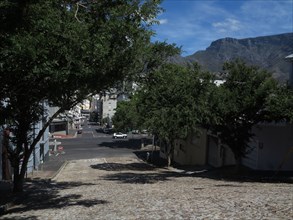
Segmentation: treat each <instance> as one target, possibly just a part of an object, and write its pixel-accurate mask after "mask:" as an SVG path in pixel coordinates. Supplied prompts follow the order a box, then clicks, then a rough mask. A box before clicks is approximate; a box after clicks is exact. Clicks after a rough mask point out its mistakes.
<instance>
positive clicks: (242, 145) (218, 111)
mask: <svg viewBox="0 0 293 220" xmlns="http://www.w3.org/2000/svg"><path fill="white" fill-rule="evenodd" d="M224 71H225V74H226V76H225V83H224V84H222V85H221V86H220V87H218V88H217V89H216V90H215V93H214V95H213V96H212V97H213V98H212V99H211V102H210V103H211V105H212V107H211V109H213V114H214V116H215V117H216V118H217V119H218V120H217V121H216V122H217V123H215V124H212V125H211V129H212V130H214V131H215V132H217V133H218V134H219V138H220V139H221V141H222V143H224V144H227V145H228V146H229V147H230V148H231V150H232V152H233V153H234V156H235V159H236V161H237V162H238V164H239V163H240V159H241V157H243V156H245V155H246V154H247V152H248V151H249V150H250V149H249V145H248V144H249V141H250V138H251V137H252V136H253V134H252V132H251V129H252V127H253V126H254V125H256V124H258V123H260V122H269V121H278V120H282V119H286V120H287V119H289V117H292V113H289V112H292V103H291V104H290V103H289V101H288V100H289V99H290V100H292V92H291V98H289V97H290V95H289V90H286V89H285V87H283V86H282V85H279V84H278V82H277V81H276V80H275V79H273V78H272V76H271V74H269V73H268V72H266V71H265V70H261V69H259V68H257V67H254V66H247V65H246V64H245V63H244V62H243V61H241V60H236V61H233V62H227V63H225V64H224ZM284 89H285V90H284ZM284 103H287V107H288V108H291V109H290V110H289V109H286V111H284V112H282V111H283V110H284V108H283V107H280V105H282V104H284ZM278 105H279V106H278ZM289 105H291V107H289ZM286 112H288V114H287V113H286ZM289 114H291V116H290V115H289Z"/></svg>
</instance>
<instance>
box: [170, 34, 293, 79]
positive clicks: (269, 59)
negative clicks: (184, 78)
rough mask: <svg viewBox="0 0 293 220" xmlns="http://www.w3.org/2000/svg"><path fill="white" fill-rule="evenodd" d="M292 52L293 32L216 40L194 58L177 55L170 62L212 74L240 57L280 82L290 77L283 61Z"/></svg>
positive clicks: (193, 56) (195, 54) (194, 55)
mask: <svg viewBox="0 0 293 220" xmlns="http://www.w3.org/2000/svg"><path fill="white" fill-rule="evenodd" d="M292 53H293V33H285V34H278V35H271V36H263V37H255V38H245V39H235V38H223V39H219V40H216V41H214V42H212V43H211V45H210V46H209V47H208V48H207V49H206V50H203V51H197V52H196V53H194V54H193V55H190V56H187V57H182V56H177V57H173V58H172V59H171V62H174V63H179V64H183V65H188V64H189V63H193V62H198V63H199V64H200V65H201V66H202V68H203V69H204V70H208V71H210V72H213V73H218V72H221V71H222V67H223V63H224V62H226V61H231V60H235V59H236V58H240V59H242V60H244V61H245V62H246V63H247V64H249V65H256V66H259V67H260V68H263V69H266V70H268V71H269V72H271V73H272V74H273V77H274V78H276V79H277V80H279V81H282V82H285V81H287V80H288V78H289V72H290V64H289V63H288V62H287V61H286V60H285V59H284V58H285V57H286V56H288V55H290V54H292Z"/></svg>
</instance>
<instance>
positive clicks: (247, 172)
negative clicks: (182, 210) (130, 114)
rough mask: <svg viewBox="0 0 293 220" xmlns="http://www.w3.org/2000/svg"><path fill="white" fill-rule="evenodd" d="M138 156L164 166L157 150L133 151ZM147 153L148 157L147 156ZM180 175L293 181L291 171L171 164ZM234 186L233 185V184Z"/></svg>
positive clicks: (233, 180)
mask: <svg viewBox="0 0 293 220" xmlns="http://www.w3.org/2000/svg"><path fill="white" fill-rule="evenodd" d="M134 153H135V154H136V156H137V157H138V158H140V159H141V160H143V161H145V162H146V163H148V164H151V165H152V166H155V167H165V166H166V164H167V161H166V159H162V158H161V157H160V155H159V151H158V150H157V151H135V152H134ZM147 153H149V155H150V157H149V158H148V156H147ZM173 167H174V168H176V169H178V171H174V172H179V173H180V174H181V175H180V176H193V177H201V178H208V179H213V180H219V181H229V182H259V183H293V172H278V173H276V172H275V171H266V172H264V171H262V172H261V171H253V170H251V169H248V168H245V167H241V168H240V169H238V168H237V167H235V166H226V167H221V168H213V167H211V166H180V165H178V164H173ZM170 172H171V171H170ZM233 186H234V185H233Z"/></svg>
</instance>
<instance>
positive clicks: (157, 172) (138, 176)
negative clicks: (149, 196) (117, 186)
mask: <svg viewBox="0 0 293 220" xmlns="http://www.w3.org/2000/svg"><path fill="white" fill-rule="evenodd" d="M91 168H93V169H99V170H105V171H112V173H109V174H107V175H105V177H104V179H105V180H109V181H117V182H121V183H126V184H146V183H148V184H152V183H157V182H161V181H169V180H171V179H172V178H175V177H180V176H182V175H181V174H180V173H175V172H170V171H169V170H167V169H166V170H163V169H159V168H158V167H156V166H154V165H151V164H148V163H145V162H137V163H126V164H125V163H104V164H95V165H91ZM113 172H115V173H113Z"/></svg>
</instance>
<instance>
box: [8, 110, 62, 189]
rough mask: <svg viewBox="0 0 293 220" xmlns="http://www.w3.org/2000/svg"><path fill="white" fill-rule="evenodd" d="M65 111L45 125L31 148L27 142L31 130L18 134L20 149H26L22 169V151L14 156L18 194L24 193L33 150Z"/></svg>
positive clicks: (15, 181)
mask: <svg viewBox="0 0 293 220" xmlns="http://www.w3.org/2000/svg"><path fill="white" fill-rule="evenodd" d="M61 111H63V109H61V108H60V109H59V110H58V111H57V112H56V113H55V114H54V115H53V116H52V117H51V118H50V119H49V120H48V121H47V123H45V125H44V126H43V128H42V129H41V130H40V131H39V133H38V135H37V137H35V138H34V140H33V142H32V143H31V145H30V146H28V141H27V135H25V134H27V133H28V130H29V129H20V133H19V134H18V135H19V136H18V137H19V143H18V149H22V147H21V146H23V145H24V146H25V147H24V155H23V158H22V159H23V160H22V164H21V167H20V159H19V154H20V153H21V151H20V150H19V152H18V153H17V154H16V155H14V158H13V159H14V178H13V192H15V193H18V192H23V185H24V177H25V174H26V170H27V164H28V161H29V158H30V155H31V154H32V152H33V150H34V149H35V146H36V144H37V143H38V142H39V141H40V139H41V137H42V135H43V134H44V132H45V130H46V129H47V127H48V126H49V125H50V123H51V121H52V120H53V119H54V118H55V117H56V116H57V115H58V114H59V113H60V112H61Z"/></svg>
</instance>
